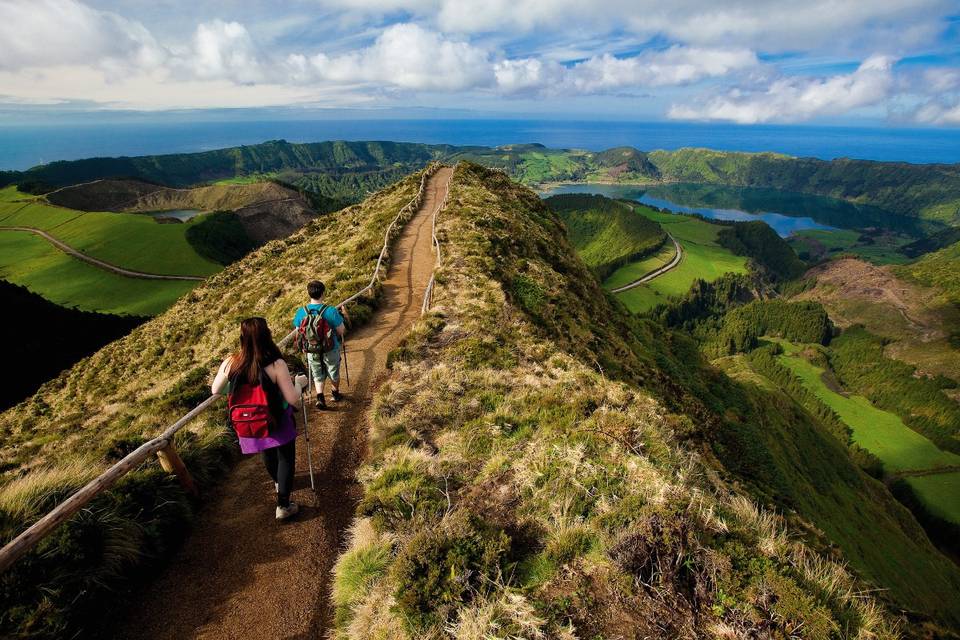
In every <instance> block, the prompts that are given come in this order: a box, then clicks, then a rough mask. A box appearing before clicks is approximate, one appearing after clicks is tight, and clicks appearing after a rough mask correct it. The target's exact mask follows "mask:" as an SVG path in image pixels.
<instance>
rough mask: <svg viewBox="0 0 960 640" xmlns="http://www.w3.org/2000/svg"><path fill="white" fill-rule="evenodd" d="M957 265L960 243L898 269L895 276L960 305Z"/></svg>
mask: <svg viewBox="0 0 960 640" xmlns="http://www.w3.org/2000/svg"><path fill="white" fill-rule="evenodd" d="M957 264H960V242H957V243H954V244H952V245H950V246H948V247H944V248H943V249H940V250H939V251H935V252H933V253H928V254H927V255H925V256H923V257H922V258H920V259H919V260H917V261H916V262H914V263H913V264H908V265H904V266H902V267H899V268H898V269H897V274H898V275H900V276H904V277H906V278H909V279H910V280H913V281H915V282H919V283H921V284H925V285H927V286H928V287H934V288H935V289H937V290H939V291H940V292H942V294H941V295H942V296H943V297H944V298H945V299H947V300H949V301H950V302H952V303H953V304H957V305H960V269H957Z"/></svg>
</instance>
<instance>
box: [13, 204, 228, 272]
mask: <svg viewBox="0 0 960 640" xmlns="http://www.w3.org/2000/svg"><path fill="white" fill-rule="evenodd" d="M202 219H203V216H197V217H195V218H193V219H192V220H190V221H189V222H187V223H180V224H177V223H173V224H163V223H159V222H157V221H156V220H155V219H154V218H152V217H151V216H147V215H142V214H133V213H107V212H102V213H101V212H83V211H75V210H72V209H66V208H63V207H55V206H52V205H50V204H47V203H46V202H45V201H43V200H42V199H37V198H34V197H32V196H29V195H27V194H23V193H20V192H19V191H17V190H16V188H15V187H8V188H6V189H2V190H0V226H21V227H34V228H36V229H41V230H43V231H46V232H47V233H49V234H51V235H52V236H54V237H56V238H57V239H59V240H61V241H63V242H64V243H66V244H68V245H70V246H71V247H73V248H74V249H77V250H78V251H80V252H82V253H85V254H87V255H90V256H92V257H95V258H99V259H100V260H104V261H106V262H109V263H111V264H114V265H116V266H119V267H125V268H127V269H133V270H136V271H144V272H147V273H159V274H166V275H178V276H209V275H212V274H214V273H217V272H218V271H220V269H221V268H222V267H221V266H220V265H218V264H216V263H214V262H212V261H210V260H207V259H205V258H203V257H201V256H200V255H199V254H198V253H197V252H196V251H195V250H194V248H193V247H192V246H191V245H190V243H189V242H187V239H186V231H187V229H188V228H189V227H190V226H191V225H194V224H197V222H199V221H200V220H202ZM8 233H11V232H9V231H0V234H8ZM17 237H20V236H19V235H18V236H17ZM27 286H28V287H30V285H29V284H28V285H27ZM30 288H31V289H32V288H33V287H30Z"/></svg>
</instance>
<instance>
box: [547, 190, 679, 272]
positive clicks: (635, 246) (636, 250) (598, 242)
mask: <svg viewBox="0 0 960 640" xmlns="http://www.w3.org/2000/svg"><path fill="white" fill-rule="evenodd" d="M546 203H547V206H549V207H550V208H551V209H553V210H554V211H556V212H557V214H558V215H559V216H560V219H561V220H563V223H564V224H565V225H566V227H567V237H568V238H569V239H570V242H571V243H573V246H574V248H575V249H576V250H577V253H578V254H579V255H580V257H581V258H582V259H583V261H584V262H586V263H587V266H589V267H590V268H591V269H593V271H594V273H595V274H596V275H597V277H598V278H599V279H600V280H604V279H605V278H606V277H607V276H609V275H610V274H611V273H613V271H615V270H616V269H617V268H618V267H620V266H622V265H624V264H626V263H632V262H635V261H637V260H639V259H641V258H643V257H645V256H647V255H649V254H651V253H653V252H656V251H657V250H658V249H660V248H661V247H662V246H663V245H664V242H665V241H666V239H667V235H666V234H665V233H664V232H663V229H661V228H660V225H658V224H657V223H656V222H654V221H653V220H651V219H650V218H647V217H646V216H643V215H638V214H637V213H636V211H635V209H634V207H633V206H632V205H630V204H627V203H625V202H620V201H617V200H611V199H609V198H605V197H603V196H595V195H575V194H570V195H561V196H553V197H550V198H547V200H546ZM670 244H671V245H672V243H670Z"/></svg>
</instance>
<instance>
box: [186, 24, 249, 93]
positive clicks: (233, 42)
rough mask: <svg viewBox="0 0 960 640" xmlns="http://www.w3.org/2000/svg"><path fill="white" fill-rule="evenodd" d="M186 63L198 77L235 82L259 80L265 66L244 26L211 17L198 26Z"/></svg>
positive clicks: (247, 82) (246, 82) (245, 82)
mask: <svg viewBox="0 0 960 640" xmlns="http://www.w3.org/2000/svg"><path fill="white" fill-rule="evenodd" d="M184 63H185V66H187V67H188V68H189V70H190V71H192V72H193V74H194V75H195V76H196V77H197V78H202V79H210V78H213V79H227V80H232V81H234V82H237V83H238V84H251V83H254V82H258V81H262V80H264V79H265V77H266V70H265V69H264V68H263V63H262V62H261V54H260V53H259V52H258V51H257V47H256V46H255V45H254V43H253V39H252V38H251V37H250V33H249V32H248V31H247V28H246V27H244V26H243V25H242V24H240V23H239V22H224V21H223V20H214V21H212V22H209V23H203V24H200V25H198V26H197V30H196V33H195V34H194V36H193V48H192V50H191V51H190V52H189V53H188V54H187V58H186V60H185V61H184Z"/></svg>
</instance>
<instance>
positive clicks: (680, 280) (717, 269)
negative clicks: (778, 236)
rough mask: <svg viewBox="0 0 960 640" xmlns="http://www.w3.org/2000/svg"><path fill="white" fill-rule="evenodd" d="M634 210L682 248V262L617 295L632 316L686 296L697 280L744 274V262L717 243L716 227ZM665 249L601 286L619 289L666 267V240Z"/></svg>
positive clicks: (668, 251)
mask: <svg viewBox="0 0 960 640" xmlns="http://www.w3.org/2000/svg"><path fill="white" fill-rule="evenodd" d="M636 210H637V211H638V212H639V213H642V214H643V215H645V216H647V217H648V218H650V219H651V220H654V221H655V222H658V223H659V224H660V226H661V227H663V229H664V230H665V231H666V232H667V233H669V234H670V235H672V236H673V237H674V238H676V239H677V241H678V242H679V243H680V245H681V246H682V247H683V259H682V260H681V261H680V264H679V265H677V266H676V267H675V268H673V269H671V270H670V271H668V272H667V273H665V274H663V275H662V276H660V277H658V278H656V279H655V280H652V281H651V282H649V283H647V284H643V285H640V286H639V287H634V288H633V289H630V290H628V291H624V292H623V293H618V294H617V296H618V297H619V298H620V300H621V301H622V302H623V303H624V304H625V305H626V306H627V308H628V309H630V310H631V311H633V312H634V313H639V312H642V311H647V310H648V309H651V308H653V307H655V306H656V305H658V304H660V303H661V302H666V300H667V298H668V297H669V296H678V295H682V294H684V293H686V292H687V291H688V290H689V289H690V285H691V284H693V282H694V281H695V280H697V279H700V280H706V281H708V282H709V281H712V280H716V279H717V278H719V277H720V276H722V275H723V274H724V273H730V272H732V273H746V271H747V259H746V258H744V257H742V256H736V255H734V254H733V253H731V252H730V251H729V250H727V249H724V248H723V247H721V246H720V245H718V244H717V234H718V233H719V232H720V229H722V227H720V226H719V225H715V224H710V223H709V222H704V221H703V220H700V219H699V218H695V217H692V216H684V215H678V214H673V213H661V212H659V211H655V210H653V209H650V208H648V207H642V206H640V207H636ZM665 246H666V249H665V250H663V251H661V252H660V253H659V254H658V255H657V256H654V257H652V258H647V259H645V260H642V261H640V262H636V263H632V264H629V265H626V266H624V267H621V268H620V269H618V270H617V271H615V272H614V273H613V274H612V275H611V276H610V277H609V278H607V280H605V281H604V283H603V284H604V286H605V287H606V288H608V289H612V288H616V287H619V286H623V285H625V284H628V283H630V282H633V281H634V280H636V279H638V278H640V277H641V276H643V275H644V274H645V273H648V272H649V271H651V270H652V269H655V268H657V267H659V266H661V265H663V264H666V263H667V262H669V261H670V259H671V258H672V257H673V243H670V242H669V241H668V243H667V244H666V245H665Z"/></svg>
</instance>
